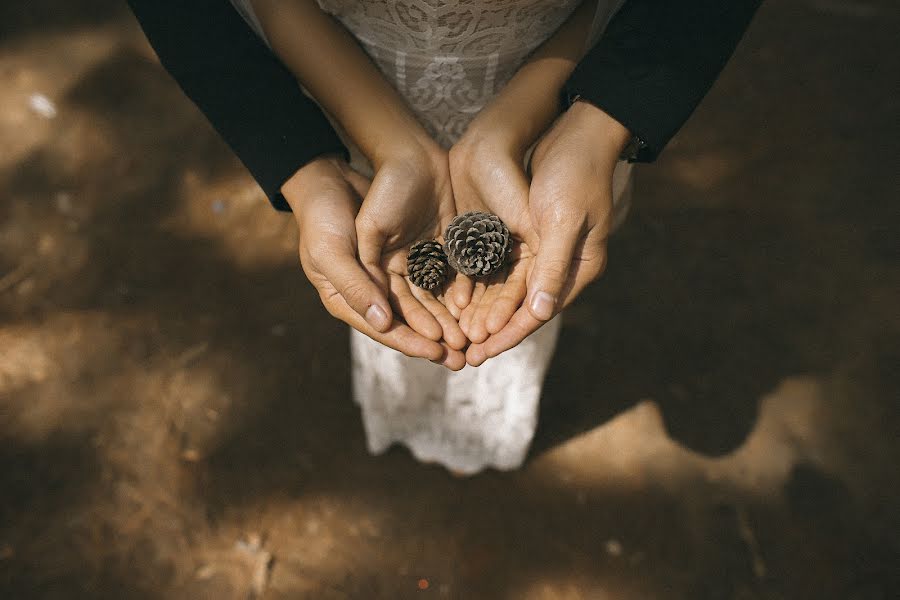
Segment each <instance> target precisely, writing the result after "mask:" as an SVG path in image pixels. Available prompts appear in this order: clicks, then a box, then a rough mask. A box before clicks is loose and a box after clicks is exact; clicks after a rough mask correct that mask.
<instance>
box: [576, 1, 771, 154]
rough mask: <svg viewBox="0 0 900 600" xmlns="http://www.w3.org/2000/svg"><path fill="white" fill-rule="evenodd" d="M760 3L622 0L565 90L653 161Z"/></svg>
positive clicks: (714, 75) (713, 77) (697, 101)
mask: <svg viewBox="0 0 900 600" xmlns="http://www.w3.org/2000/svg"><path fill="white" fill-rule="evenodd" d="M759 4H760V0H728V1H723V0H682V1H679V2H673V1H672V0H628V1H627V2H625V4H624V5H623V7H622V8H621V9H620V10H619V12H618V13H616V15H615V16H614V17H613V19H612V20H611V21H610V23H609V26H608V27H607V29H606V32H605V33H604V35H603V37H602V38H601V39H600V41H599V42H598V43H597V45H596V46H594V47H593V48H592V49H591V50H590V51H589V52H588V54H587V55H586V56H585V57H584V59H583V60H582V61H581V62H580V63H579V64H578V66H577V67H576V68H575V71H574V72H573V73H572V75H571V77H570V78H569V80H568V82H567V83H566V85H565V87H564V94H565V96H566V97H568V98H574V97H581V98H583V99H584V100H587V101H588V102H591V103H592V104H594V105H596V106H598V107H599V108H601V109H602V110H603V111H604V112H606V113H607V114H609V115H610V116H611V117H613V118H614V119H616V120H617V121H619V122H620V123H622V124H623V125H624V126H625V127H627V128H628V130H629V131H630V132H631V133H632V135H635V136H637V137H639V138H640V139H641V140H642V141H643V142H644V143H645V146H644V147H643V148H641V150H640V151H639V152H638V153H637V156H636V160H638V161H641V162H649V161H652V160H655V159H656V157H657V156H658V155H659V153H660V152H662V150H663V148H665V146H666V144H667V143H668V142H669V140H670V139H671V138H672V137H673V136H674V135H675V133H676V132H677V131H678V130H679V129H680V128H681V126H682V125H683V124H684V123H685V121H687V119H688V117H690V115H691V113H693V111H694V109H695V108H696V107H697V105H698V104H700V101H701V100H702V99H703V97H704V96H705V95H706V93H707V92H708V91H709V89H710V87H712V84H713V83H714V82H715V80H716V78H717V77H718V75H719V73H720V72H721V70H722V68H723V67H724V66H725V63H726V62H727V61H728V58H729V57H730V56H731V54H732V53H733V52H734V48H735V47H736V46H737V43H738V41H740V39H741V36H742V35H743V33H744V31H745V30H746V28H747V26H748V25H749V23H750V19H751V18H752V16H753V14H754V12H755V11H756V9H757V8H758V7H759Z"/></svg>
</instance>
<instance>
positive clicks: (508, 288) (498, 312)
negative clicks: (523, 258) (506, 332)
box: [485, 263, 527, 334]
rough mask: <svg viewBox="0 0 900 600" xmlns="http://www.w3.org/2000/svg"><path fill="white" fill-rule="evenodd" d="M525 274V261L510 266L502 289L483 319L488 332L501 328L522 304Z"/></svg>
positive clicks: (524, 291)
mask: <svg viewBox="0 0 900 600" xmlns="http://www.w3.org/2000/svg"><path fill="white" fill-rule="evenodd" d="M526 274H527V269H526V265H525V263H516V264H514V265H513V266H512V267H511V268H510V270H509V275H508V276H507V278H506V282H505V283H504V284H503V289H502V290H500V294H499V295H498V296H497V298H496V299H495V300H494V302H493V304H492V305H491V309H490V312H489V313H488V315H487V318H486V319H485V328H486V329H487V331H488V333H491V334H494V333H497V332H498V331H500V330H501V329H503V328H504V327H505V326H506V324H507V323H509V320H510V319H511V318H512V316H513V314H515V312H516V310H518V308H519V307H520V306H522V302H523V301H524V300H525V296H526V294H527V288H526V277H525V276H526Z"/></svg>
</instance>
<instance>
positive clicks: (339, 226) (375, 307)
mask: <svg viewBox="0 0 900 600" xmlns="http://www.w3.org/2000/svg"><path fill="white" fill-rule="evenodd" d="M368 189H369V181H368V180H367V179H366V178H365V177H362V176H361V175H359V174H358V173H356V172H355V171H353V170H352V169H351V168H350V167H349V166H348V165H347V164H346V162H344V161H343V160H340V159H338V158H331V157H324V158H319V159H317V160H314V161H312V162H311V163H309V164H307V165H306V166H304V167H303V168H301V169H300V170H299V171H298V172H297V173H296V174H295V175H294V176H293V177H292V178H291V179H290V180H288V181H287V182H286V183H285V184H284V186H282V193H283V194H284V196H285V198H286V199H287V201H288V203H289V204H290V206H291V208H292V210H293V212H294V216H295V218H296V221H297V226H298V229H299V239H300V245H299V252H300V264H301V266H302V267H303V271H304V273H305V274H306V276H307V277H308V278H309V280H310V282H311V283H312V284H313V286H314V287H315V288H316V290H317V291H318V293H319V298H320V299H321V301H322V304H323V305H324V306H325V308H326V310H327V311H328V312H329V313H330V314H331V315H332V316H334V317H336V318H338V319H340V320H341V321H344V322H345V323H347V324H348V325H350V326H351V327H353V328H354V329H357V330H358V331H360V332H362V333H364V334H366V335H368V336H369V337H371V338H372V339H374V340H376V341H378V342H380V343H382V344H384V345H386V346H388V347H390V348H393V349H395V350H398V351H400V352H402V353H403V354H406V355H407V356H411V357H418V358H426V359H428V360H431V361H433V362H438V363H442V364H445V365H447V366H448V367H450V368H454V369H458V368H461V365H460V364H459V363H460V354H461V353H460V352H459V350H458V349H456V350H454V349H451V348H449V347H448V346H447V345H446V344H442V343H439V342H438V341H436V340H434V339H429V338H427V337H425V336H423V335H421V334H420V333H417V332H416V331H414V330H413V329H412V328H411V327H410V326H408V325H407V324H405V323H403V322H401V321H399V320H395V319H393V318H392V311H391V304H390V302H389V301H388V294H387V293H386V291H388V288H387V287H386V286H385V287H384V288H382V287H381V286H380V285H378V284H377V283H376V281H375V280H373V279H372V278H371V277H370V275H369V273H368V272H367V271H366V270H365V269H364V268H363V267H362V265H361V264H360V262H359V261H358V259H357V247H358V242H357V233H356V218H357V213H358V210H359V206H360V199H361V198H362V197H363V196H364V195H365V194H366V192H367V191H368ZM463 362H464V360H463Z"/></svg>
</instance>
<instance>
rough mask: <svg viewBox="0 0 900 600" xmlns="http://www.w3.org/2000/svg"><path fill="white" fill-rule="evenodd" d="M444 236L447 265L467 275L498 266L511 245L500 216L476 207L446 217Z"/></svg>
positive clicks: (493, 270)
mask: <svg viewBox="0 0 900 600" xmlns="http://www.w3.org/2000/svg"><path fill="white" fill-rule="evenodd" d="M444 239H445V242H444V249H445V250H446V251H447V259H448V260H449V262H450V266H451V267H453V268H454V269H456V270H457V271H459V272H460V273H462V274H464V275H469V276H486V275H490V274H491V273H493V272H495V271H497V270H499V269H500V268H501V267H503V263H504V262H505V261H506V256H507V254H509V251H510V248H511V247H512V238H511V237H510V235H509V229H507V228H506V225H505V224H504V223H503V221H501V220H500V217H498V216H497V215H492V214H490V213H484V212H478V211H474V212H467V213H465V214H462V215H459V216H458V217H455V218H454V219H453V220H452V221H450V225H448V226H447V232H446V233H445V234H444Z"/></svg>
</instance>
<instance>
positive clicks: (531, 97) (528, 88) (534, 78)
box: [478, 0, 596, 152]
mask: <svg viewBox="0 0 900 600" xmlns="http://www.w3.org/2000/svg"><path fill="white" fill-rule="evenodd" d="M595 9H596V0H585V1H584V2H582V4H581V5H580V6H579V7H578V8H577V9H576V10H575V11H574V12H573V13H572V15H571V16H570V17H569V19H568V20H567V21H566V22H565V23H564V24H563V25H562V26H561V27H560V28H559V29H558V30H557V31H556V32H555V33H554V34H553V35H552V36H551V37H550V38H549V39H548V40H547V41H546V42H544V43H543V44H542V45H541V46H540V47H539V48H538V49H537V50H535V51H534V53H532V55H531V56H530V57H529V58H528V60H527V61H526V62H525V64H523V65H522V66H521V67H520V68H519V70H518V71H517V72H516V74H515V75H514V76H513V78H512V79H510V81H509V82H508V83H507V84H506V85H505V86H504V87H503V89H502V90H501V92H500V93H499V94H498V95H497V96H496V97H495V98H494V100H493V101H492V102H491V104H490V105H488V107H486V108H485V109H484V111H482V114H481V115H479V117H478V118H479V119H481V120H490V121H491V122H493V124H494V126H493V127H491V130H492V131H495V132H503V135H505V136H507V138H506V139H505V140H503V141H504V142H505V143H506V144H507V145H508V146H510V147H512V148H513V149H515V150H516V151H519V152H524V151H525V149H527V147H528V146H530V145H531V144H532V143H533V142H534V141H535V140H536V139H537V138H538V137H539V136H540V135H541V134H542V133H543V132H544V131H545V130H546V129H547V127H549V126H550V124H551V123H552V122H553V120H554V119H556V117H557V116H559V113H560V92H561V90H562V88H563V85H564V84H565V82H566V80H567V79H568V78H569V76H570V75H571V74H572V71H573V70H574V69H575V66H576V65H577V64H578V61H579V60H581V58H582V56H583V55H584V50H585V46H586V43H587V39H588V36H589V34H590V28H591V24H592V21H593V15H594V11H595ZM498 124H502V125H501V126H498Z"/></svg>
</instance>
